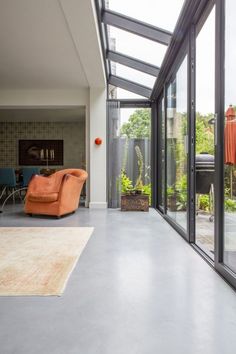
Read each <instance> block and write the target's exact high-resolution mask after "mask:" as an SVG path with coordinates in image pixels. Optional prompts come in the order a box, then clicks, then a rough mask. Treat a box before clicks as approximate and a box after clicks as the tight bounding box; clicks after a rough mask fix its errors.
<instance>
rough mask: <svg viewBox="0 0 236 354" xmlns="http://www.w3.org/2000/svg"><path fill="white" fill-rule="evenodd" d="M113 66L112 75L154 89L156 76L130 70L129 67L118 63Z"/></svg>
mask: <svg viewBox="0 0 236 354" xmlns="http://www.w3.org/2000/svg"><path fill="white" fill-rule="evenodd" d="M111 64H112V74H113V75H116V76H120V77H122V78H124V79H126V80H130V81H133V82H137V83H138V84H141V85H144V86H147V87H150V88H152V87H153V85H154V83H155V80H156V78H155V77H154V76H151V75H148V74H145V73H143V72H141V71H139V70H135V69H132V68H129V67H128V66H125V65H121V64H118V63H113V62H111Z"/></svg>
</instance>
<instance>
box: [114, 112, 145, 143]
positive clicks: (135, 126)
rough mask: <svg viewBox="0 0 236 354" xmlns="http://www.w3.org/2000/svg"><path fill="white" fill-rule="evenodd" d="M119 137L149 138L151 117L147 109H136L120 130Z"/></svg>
mask: <svg viewBox="0 0 236 354" xmlns="http://www.w3.org/2000/svg"><path fill="white" fill-rule="evenodd" d="M120 133H121V136H127V137H128V138H150V133H151V116H150V109H149V108H141V109H136V110H135V111H134V113H133V114H131V116H130V117H129V120H128V122H127V123H124V124H123V125H122V127H121V130H120Z"/></svg>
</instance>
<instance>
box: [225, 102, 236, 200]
mask: <svg viewBox="0 0 236 354" xmlns="http://www.w3.org/2000/svg"><path fill="white" fill-rule="evenodd" d="M225 116H226V123H225V164H227V165H230V166H233V165H235V164H236V120H235V116H236V113H235V110H234V108H233V107H232V105H230V106H229V108H228V109H227V111H226V113H225ZM232 188H233V171H232V167H231V169H230V195H231V198H232V192H233V191H232Z"/></svg>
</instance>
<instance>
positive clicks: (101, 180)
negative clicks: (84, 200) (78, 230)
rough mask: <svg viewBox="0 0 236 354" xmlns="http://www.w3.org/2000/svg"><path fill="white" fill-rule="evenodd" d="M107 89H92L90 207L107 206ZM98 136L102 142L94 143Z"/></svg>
mask: <svg viewBox="0 0 236 354" xmlns="http://www.w3.org/2000/svg"><path fill="white" fill-rule="evenodd" d="M106 134H107V133H106V90H105V89H104V88H91V89H90V203H89V207H90V208H106V207H107V196H106V177H107V176H106V175H107V172H106ZM96 138H101V139H102V144H101V145H99V146H97V145H95V143H94V140H95V139H96Z"/></svg>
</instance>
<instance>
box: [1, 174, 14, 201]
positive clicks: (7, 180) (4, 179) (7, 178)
mask: <svg viewBox="0 0 236 354" xmlns="http://www.w3.org/2000/svg"><path fill="white" fill-rule="evenodd" d="M0 186H1V189H2V193H1V196H0V199H1V198H2V197H3V195H4V193H5V192H6V191H7V190H10V192H11V194H10V195H13V199H14V194H15V192H16V191H17V183H16V175H15V170H14V168H12V167H3V168H0ZM7 199H8V198H7Z"/></svg>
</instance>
